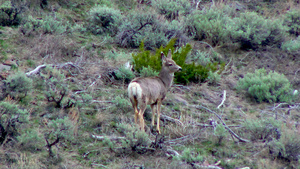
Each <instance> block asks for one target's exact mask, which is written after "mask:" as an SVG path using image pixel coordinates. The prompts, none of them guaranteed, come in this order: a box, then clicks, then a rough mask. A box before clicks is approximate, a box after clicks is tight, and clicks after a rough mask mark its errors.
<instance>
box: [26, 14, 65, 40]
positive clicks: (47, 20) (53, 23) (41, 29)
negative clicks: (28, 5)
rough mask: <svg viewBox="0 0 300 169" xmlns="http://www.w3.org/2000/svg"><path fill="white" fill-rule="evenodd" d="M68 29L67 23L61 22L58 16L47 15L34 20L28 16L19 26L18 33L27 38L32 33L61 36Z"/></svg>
mask: <svg viewBox="0 0 300 169" xmlns="http://www.w3.org/2000/svg"><path fill="white" fill-rule="evenodd" d="M68 28H69V22H67V21H63V20H62V19H61V18H60V17H58V16H56V17H53V16H51V15H49V16H45V17H44V18H43V19H36V18H33V17H32V16H31V15H29V16H28V18H27V19H26V20H25V22H24V24H23V25H22V26H21V28H20V31H21V32H22V33H23V34H24V35H27V36H29V35H31V34H33V33H41V34H62V33H65V32H66V31H67V29H68Z"/></svg>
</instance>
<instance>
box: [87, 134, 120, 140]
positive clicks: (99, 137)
mask: <svg viewBox="0 0 300 169" xmlns="http://www.w3.org/2000/svg"><path fill="white" fill-rule="evenodd" d="M91 138H93V139H97V140H101V141H102V140H104V139H105V138H108V139H109V140H123V139H125V137H116V136H97V135H94V134H91Z"/></svg>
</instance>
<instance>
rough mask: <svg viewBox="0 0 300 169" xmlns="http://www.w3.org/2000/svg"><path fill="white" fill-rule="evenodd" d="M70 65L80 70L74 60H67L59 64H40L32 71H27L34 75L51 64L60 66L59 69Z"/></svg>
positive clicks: (28, 74) (51, 65) (29, 74)
mask: <svg viewBox="0 0 300 169" xmlns="http://www.w3.org/2000/svg"><path fill="white" fill-rule="evenodd" d="M68 65H70V66H73V67H75V68H77V69H78V71H79V72H80V70H79V68H78V66H76V65H74V64H73V63H72V62H67V63H62V64H58V65H54V64H46V65H40V66H38V67H36V68H35V69H33V70H32V71H30V72H27V73H26V75H27V76H32V75H34V74H37V73H38V72H39V71H40V70H41V69H42V68H45V67H47V66H50V67H56V68H58V69H61V68H63V67H65V66H68Z"/></svg>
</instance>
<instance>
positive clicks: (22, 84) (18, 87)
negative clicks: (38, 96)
mask: <svg viewBox="0 0 300 169" xmlns="http://www.w3.org/2000/svg"><path fill="white" fill-rule="evenodd" d="M4 82H5V83H4V86H5V87H4V96H5V97H6V96H8V95H9V96H11V97H13V98H14V99H22V98H24V97H26V96H27V94H28V93H29V92H30V91H31V90H32V88H33V87H32V86H33V82H32V79H30V78H29V77H27V76H26V75H25V73H23V72H17V73H16V74H13V75H10V76H8V78H7V79H6V80H5V81H4Z"/></svg>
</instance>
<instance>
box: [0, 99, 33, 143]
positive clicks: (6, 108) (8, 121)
mask: <svg viewBox="0 0 300 169" xmlns="http://www.w3.org/2000/svg"><path fill="white" fill-rule="evenodd" d="M28 116H29V113H28V112H27V111H26V110H22V109H20V108H19V107H18V106H17V105H16V104H13V103H9V102H0V117H1V118H0V124H1V125H2V127H3V126H4V131H5V132H4V133H1V134H2V136H1V137H0V144H2V143H3V141H4V140H5V138H6V137H7V136H10V137H13V138H14V137H15V136H17V134H18V131H19V129H20V128H21V125H22V124H25V123H26V122H27V121H28Z"/></svg>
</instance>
